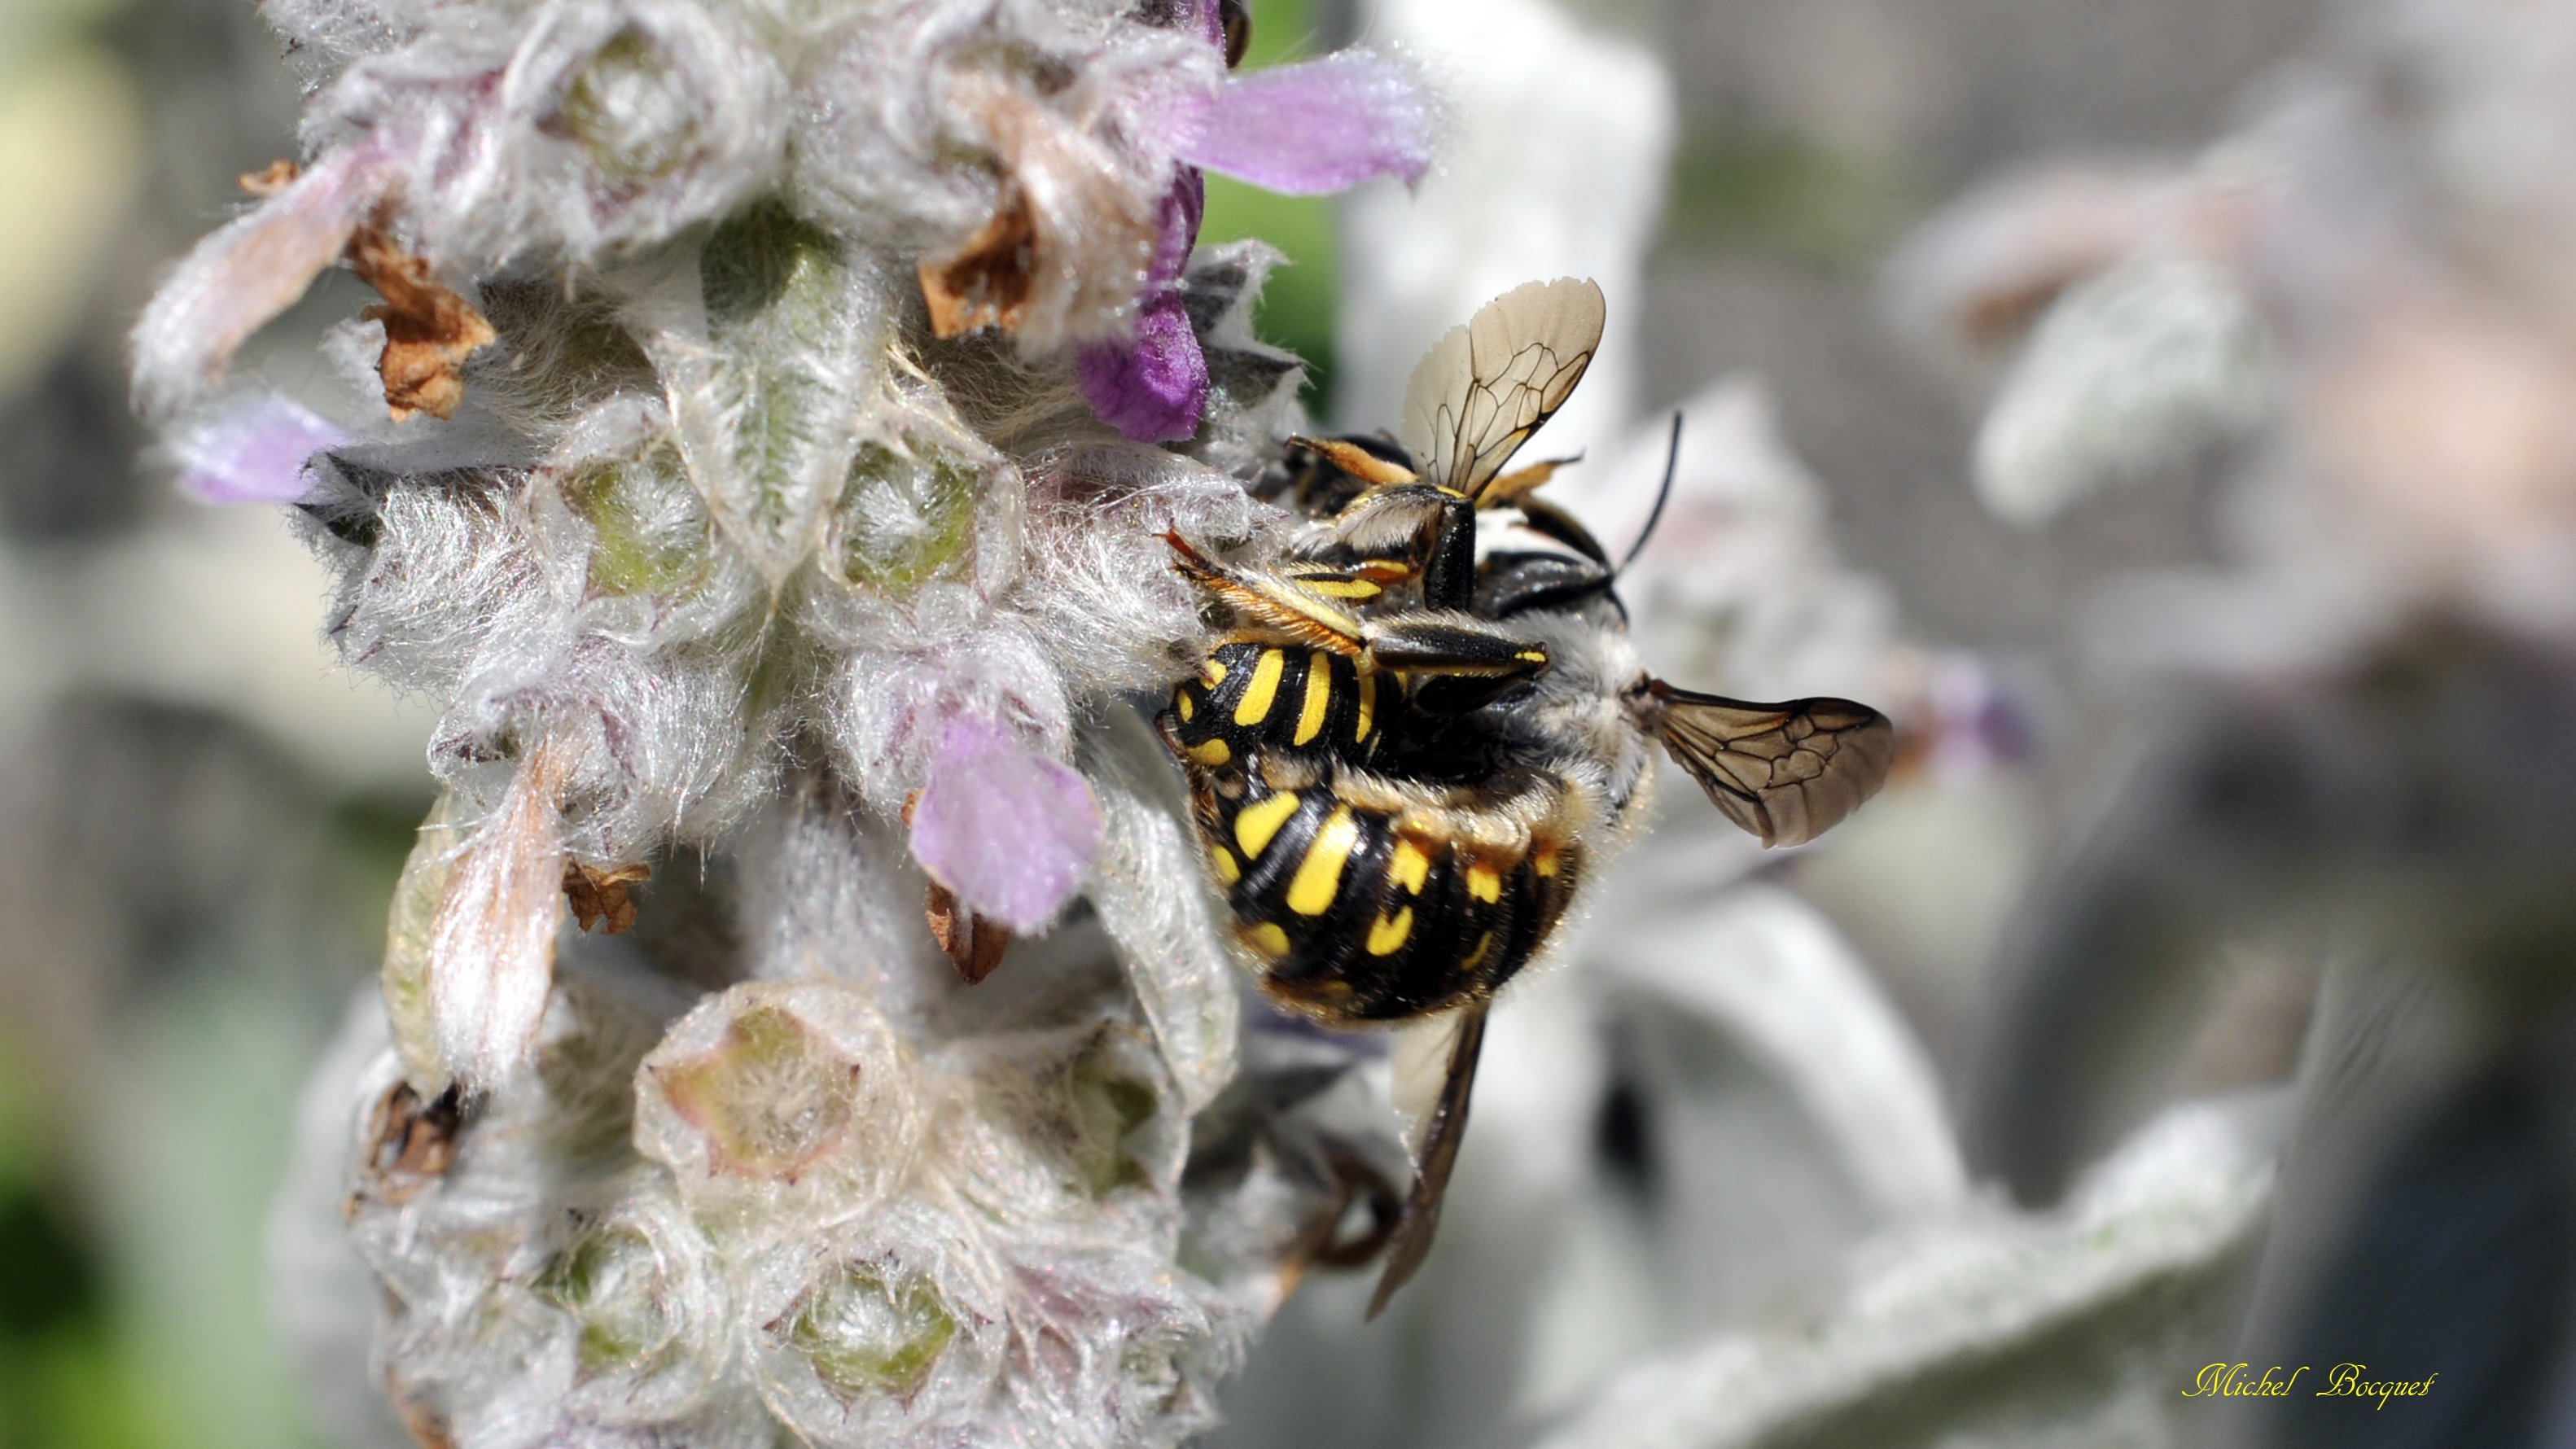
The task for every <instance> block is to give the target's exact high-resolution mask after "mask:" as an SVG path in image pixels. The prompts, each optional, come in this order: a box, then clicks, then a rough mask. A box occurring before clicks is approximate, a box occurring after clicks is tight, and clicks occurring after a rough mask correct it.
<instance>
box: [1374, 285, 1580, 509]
mask: <svg viewBox="0 0 2576 1449" xmlns="http://www.w3.org/2000/svg"><path fill="white" fill-rule="evenodd" d="M1608 315H1609V308H1608V306H1607V305H1606V304H1605V303H1604V302H1603V301H1602V298H1601V289H1600V288H1599V287H1598V286H1595V285H1594V284H1593V283H1592V282H1591V281H1589V280H1587V279H1583V278H1577V277H1559V278H1558V279H1556V280H1555V281H1553V282H1531V283H1528V284H1526V285H1524V286H1519V287H1515V288H1513V289H1512V290H1510V291H1508V292H1505V293H1504V294H1503V295H1501V296H1499V297H1496V298H1495V299H1494V300H1492V301H1490V302H1488V303H1486V304H1485V305H1484V306H1482V307H1480V308H1478V309H1476V315H1475V316H1473V317H1471V318H1469V319H1467V324H1466V325H1465V326H1463V327H1452V328H1450V329H1449V332H1448V335H1446V336H1444V337H1442V338H1441V339H1440V341H1439V342H1438V343H1436V344H1435V345H1434V346H1433V347H1432V349H1431V350H1430V351H1429V352H1428V353H1426V354H1424V355H1423V358H1422V362H1421V364H1420V365H1419V366H1417V367H1415V368H1414V369H1413V380H1412V381H1411V382H1410V383H1408V384H1406V386H1405V390H1404V430H1403V442H1404V446H1405V448H1406V449H1407V450H1409V451H1410V452H1411V453H1412V454H1413V460H1414V462H1415V464H1416V465H1417V466H1419V467H1420V468H1421V469H1422V476H1423V477H1424V478H1425V479H1427V480H1429V481H1431V482H1433V483H1439V484H1442V485H1444V486H1447V487H1450V488H1454V489H1456V490H1458V491H1459V492H1461V493H1464V494H1466V495H1467V496H1469V497H1471V498H1472V497H1474V496H1476V494H1477V492H1478V491H1479V490H1480V489H1481V488H1482V487H1483V486H1484V485H1485V483H1486V482H1488V481H1489V480H1491V479H1492V478H1493V477H1494V475H1496V474H1498V473H1500V472H1502V471H1503V465H1504V464H1505V463H1507V462H1509V461H1511V456H1512V454H1513V453H1514V452H1515V451H1516V450H1518V449H1519V447H1520V445H1521V444H1522V443H1523V442H1526V441H1527V440H1528V438H1529V435H1530V434H1532V433H1534V432H1537V431H1538V428H1539V425H1540V424H1541V423H1544V422H1546V421H1547V420H1548V418H1549V417H1550V416H1552V415H1553V414H1554V413H1555V412H1556V410H1557V409H1558V408H1560V407H1563V406H1565V400H1566V398H1567V397H1568V396H1570V395H1572V393H1573V392H1574V385H1575V384H1576V383H1577V382H1580V381H1582V380H1583V370H1584V369H1585V368H1586V367H1589V366H1591V365H1592V354H1593V353H1594V352H1595V351H1598V350H1599V348H1600V346H1601V327H1602V324H1603V322H1604V321H1605V320H1607V318H1608Z"/></svg>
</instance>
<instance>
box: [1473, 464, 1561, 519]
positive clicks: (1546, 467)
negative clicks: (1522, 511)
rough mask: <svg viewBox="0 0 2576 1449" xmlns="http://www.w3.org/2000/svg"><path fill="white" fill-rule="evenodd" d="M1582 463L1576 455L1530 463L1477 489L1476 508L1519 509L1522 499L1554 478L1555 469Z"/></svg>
mask: <svg viewBox="0 0 2576 1449" xmlns="http://www.w3.org/2000/svg"><path fill="white" fill-rule="evenodd" d="M1582 461H1583V455H1582V454H1581V453H1577V454H1575V455H1574V456H1573V457H1571V458H1551V459H1549V460H1548V461H1546V462H1544V463H1532V464H1530V465H1529V466H1528V467H1526V468H1514V469H1513V470H1512V471H1510V472H1508V473H1505V474H1503V475H1502V476H1501V477H1499V478H1496V479H1493V480H1492V481H1491V482H1488V483H1487V484H1486V485H1485V486H1484V487H1482V488H1479V489H1477V490H1476V506H1477V507H1478V508H1518V507H1521V506H1523V504H1522V501H1521V500H1522V499H1523V497H1525V496H1526V495H1527V494H1529V493H1531V492H1533V491H1535V490H1537V489H1538V488H1540V487H1542V486H1544V485H1545V484H1546V482H1547V480H1548V479H1550V478H1553V477H1555V476H1556V470H1557V469H1559V468H1567V467H1572V466H1573V465H1574V464H1576V463H1580V462H1582Z"/></svg>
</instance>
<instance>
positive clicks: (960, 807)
mask: <svg viewBox="0 0 2576 1449" xmlns="http://www.w3.org/2000/svg"><path fill="white" fill-rule="evenodd" d="M1099 845H1100V809H1099V806H1098V805H1096V804H1095V803H1093V801H1092V798H1091V787H1090V786H1088V785H1086V784H1084V783H1083V779H1082V776H1080V775H1078V774H1076V773H1075V772H1074V771H1073V770H1072V769H1071V768H1070V767H1068V766H1066V765H1063V764H1061V763H1059V762H1057V761H1055V760H1051V759H1049V758H1047V757H1046V756H1044V755H1041V754H1039V753H1037V752H1036V751H1034V750H1031V749H1030V748H1029V747H1028V746H1026V745H1025V744H1022V743H1021V742H1020V739H1019V737H1018V736H1017V735H1016V734H1014V733H1013V732H1012V731H1010V730H1008V729H1006V728H1004V727H1003V726H1001V725H999V724H996V723H994V722H993V721H991V720H989V719H983V718H977V717H963V718H958V719H953V720H950V721H949V722H948V726H947V728H946V729H945V730H944V731H943V732H942V733H941V735H940V737H939V747H938V750H937V752H936V753H935V754H934V755H933V756H932V758H931V762H930V783H929V784H928V785H927V786H926V787H924V788H923V790H922V792H921V799H920V801H919V802H918V803H917V804H916V805H915V806H914V807H913V812H912V855H913V858H914V859H915V860H918V861H920V862H921V868H922V869H923V870H926V871H928V872H929V873H930V878H931V879H932V880H935V881H937V882H939V883H940V884H941V885H943V886H946V887H947V888H948V889H949V890H950V891H951V892H953V893H955V895H956V896H957V899H958V900H960V901H962V902H964V903H965V904H966V906H967V907H968V908H969V909H971V910H973V911H974V912H975V913H976V914H977V915H981V916H989V917H991V918H992V919H994V920H996V921H999V922H1000V923H1001V924H1002V925H1004V926H1005V927H1007V928H1009V929H1011V930H1013V931H1022V932H1026V931H1034V930H1036V929H1037V928H1039V927H1041V926H1043V925H1045V924H1046V923H1047V922H1049V921H1051V920H1053V919H1054V918H1055V914H1056V912H1058V911H1060V910H1062V909H1064V903H1065V902H1066V901H1068V900H1070V899H1072V897H1073V893H1074V891H1075V890H1077V889H1078V888H1080V886H1081V885H1082V878H1083V875H1084V874H1085V872H1087V871H1088V870H1089V869H1090V868H1091V857H1092V854H1093V853H1094V852H1095V851H1096V850H1097V849H1098V848H1099Z"/></svg>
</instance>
